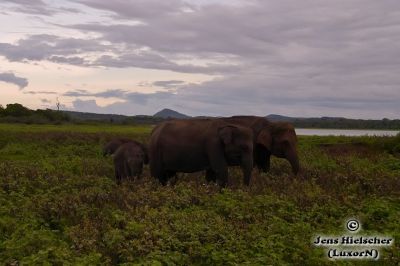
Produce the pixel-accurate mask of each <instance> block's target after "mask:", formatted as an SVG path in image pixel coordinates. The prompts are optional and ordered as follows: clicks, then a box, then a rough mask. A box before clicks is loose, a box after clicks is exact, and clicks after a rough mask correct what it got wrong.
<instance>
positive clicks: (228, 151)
mask: <svg viewBox="0 0 400 266" xmlns="http://www.w3.org/2000/svg"><path fill="white" fill-rule="evenodd" d="M149 159H150V171H151V175H152V176H153V177H155V178H157V179H158V180H159V181H160V182H161V183H162V184H164V185H165V184H166V183H167V181H168V179H169V178H170V177H172V176H174V175H175V174H176V173H177V172H184V173H191V172H197V171H201V170H208V172H210V173H212V175H213V178H215V180H217V181H218V183H219V185H221V186H222V187H224V186H226V184H227V178H228V165H230V164H237V165H240V166H241V168H242V171H243V175H244V180H245V183H246V184H248V182H249V181H250V178H251V172H252V168H253V132H252V130H250V129H249V128H246V127H243V126H240V125H232V124H229V123H226V122H224V121H221V120H218V119H185V120H172V121H166V122H163V123H161V124H159V125H158V126H157V127H155V128H154V129H153V131H152V133H151V137H150V143H149Z"/></svg>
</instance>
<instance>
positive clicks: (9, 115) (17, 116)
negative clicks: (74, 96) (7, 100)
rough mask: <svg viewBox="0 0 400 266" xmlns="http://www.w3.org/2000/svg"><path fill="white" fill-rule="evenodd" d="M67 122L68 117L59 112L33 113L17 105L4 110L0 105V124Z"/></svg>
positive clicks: (44, 111)
mask: <svg viewBox="0 0 400 266" xmlns="http://www.w3.org/2000/svg"><path fill="white" fill-rule="evenodd" d="M68 121H70V118H69V116H68V115H67V114H65V113H63V112H59V111H54V110H50V109H46V110H40V109H38V110H36V111H34V110H31V109H28V108H26V107H25V106H23V105H21V104H19V103H14V104H7V106H6V108H4V107H3V106H1V105H0V122H3V123H5V122H6V123H25V124H47V123H54V124H59V123H62V122H68Z"/></svg>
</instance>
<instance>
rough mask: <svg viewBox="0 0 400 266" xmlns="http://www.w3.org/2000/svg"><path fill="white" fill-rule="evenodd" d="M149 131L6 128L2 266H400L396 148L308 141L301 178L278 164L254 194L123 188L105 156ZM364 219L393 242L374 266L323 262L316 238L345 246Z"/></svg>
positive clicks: (256, 180) (1, 128)
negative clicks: (106, 149) (352, 225)
mask: <svg viewBox="0 0 400 266" xmlns="http://www.w3.org/2000/svg"><path fill="white" fill-rule="evenodd" d="M150 131H151V128H150V127H132V126H109V125H66V126H64V125H57V126H50V125H49V126H47V125H40V126H36V125H10V124H0V264H1V265H3V264H6V265H7V264H9V265H18V264H21V265H41V264H43V263H44V262H47V263H48V264H49V265H50V264H51V265H65V264H74V265H76V264H80V265H97V264H106V265H112V264H125V265H131V264H140V265H143V264H144V265H174V264H178V265H189V264H198V265H237V264H246V265H268V264H270V265H332V264H338V265H352V264H357V265H358V264H362V265H370V264H371V265H398V264H399V263H400V157H399V152H400V137H399V136H397V137H300V138H299V152H300V159H301V164H302V168H303V172H302V173H301V174H300V175H299V176H298V177H297V178H294V177H293V176H292V175H291V173H290V166H289V164H288V162H286V161H284V160H281V159H273V160H272V163H271V170H270V172H269V173H268V174H259V173H258V172H257V171H254V173H253V180H252V184H251V186H250V187H245V186H243V185H242V184H241V174H240V172H239V170H238V169H235V168H232V169H231V170H230V177H231V179H230V185H229V188H227V189H224V190H222V191H221V192H220V191H219V188H218V187H217V186H216V185H214V184H206V182H205V179H204V177H203V173H196V174H191V175H189V174H180V175H179V178H178V180H176V184H174V185H168V186H166V187H162V186H161V185H159V184H158V183H157V182H156V181H154V180H153V179H152V178H150V177H149V170H148V168H147V167H146V168H145V174H144V177H143V178H142V179H141V180H137V181H132V182H130V181H129V182H125V183H123V184H122V185H121V186H118V185H116V184H115V182H114V179H113V174H114V172H113V165H112V159H111V158H109V157H108V158H104V157H102V155H101V147H102V145H103V144H104V143H105V142H106V141H107V140H109V139H111V138H112V137H115V136H124V137H132V138H135V139H137V140H139V141H147V139H148V136H149V132H150ZM349 217H357V218H358V219H359V220H360V221H361V223H362V234H365V235H388V236H392V237H394V238H395V239H396V240H397V242H395V244H394V245H392V246H391V247H390V248H387V249H384V250H382V254H381V259H380V260H379V261H378V262H371V261H370V262H368V261H340V262H332V261H328V260H327V259H326V258H325V250H324V249H322V248H315V247H314V246H313V245H312V244H311V242H312V239H313V237H314V236H315V235H316V234H322V235H340V234H343V233H344V232H345V230H344V223H345V221H346V219H347V218H349Z"/></svg>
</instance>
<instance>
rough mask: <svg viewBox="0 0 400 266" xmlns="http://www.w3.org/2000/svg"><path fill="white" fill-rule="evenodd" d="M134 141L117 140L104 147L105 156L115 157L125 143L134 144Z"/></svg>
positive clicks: (126, 139)
mask: <svg viewBox="0 0 400 266" xmlns="http://www.w3.org/2000/svg"><path fill="white" fill-rule="evenodd" d="M132 141H133V140H131V139H128V138H116V139H113V140H111V141H110V142H108V143H107V144H106V145H104V147H103V156H107V155H113V154H114V153H115V152H116V151H117V149H118V148H119V146H121V145H122V144H124V143H128V142H132Z"/></svg>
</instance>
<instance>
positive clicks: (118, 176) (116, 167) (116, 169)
mask: <svg viewBox="0 0 400 266" xmlns="http://www.w3.org/2000/svg"><path fill="white" fill-rule="evenodd" d="M114 168H115V169H114V173H115V181H116V182H117V184H118V185H119V184H121V171H120V170H121V169H119V166H118V165H115V167H114Z"/></svg>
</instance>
